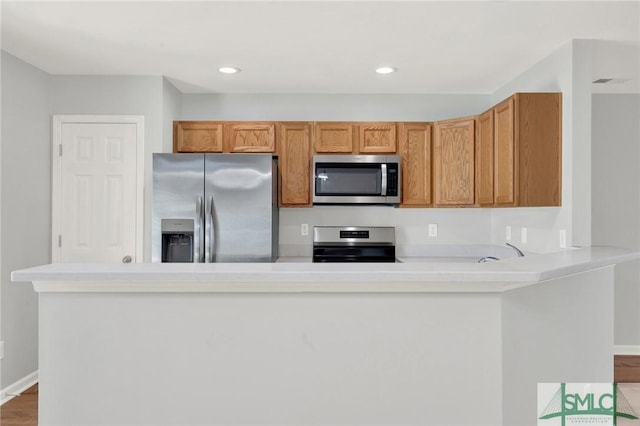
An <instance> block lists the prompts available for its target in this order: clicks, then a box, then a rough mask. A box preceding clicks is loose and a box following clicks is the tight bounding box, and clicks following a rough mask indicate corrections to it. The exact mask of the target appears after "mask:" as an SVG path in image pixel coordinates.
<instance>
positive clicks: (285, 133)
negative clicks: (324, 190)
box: [277, 123, 311, 207]
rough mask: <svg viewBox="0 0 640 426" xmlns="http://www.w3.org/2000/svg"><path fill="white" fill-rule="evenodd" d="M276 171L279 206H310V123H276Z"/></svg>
mask: <svg viewBox="0 0 640 426" xmlns="http://www.w3.org/2000/svg"><path fill="white" fill-rule="evenodd" d="M277 139H278V155H279V161H278V172H279V187H280V197H279V201H280V205H281V206H298V207H302V206H310V205H311V196H310V191H311V186H310V183H309V180H310V179H311V125H310V124H309V123H278V124H277Z"/></svg>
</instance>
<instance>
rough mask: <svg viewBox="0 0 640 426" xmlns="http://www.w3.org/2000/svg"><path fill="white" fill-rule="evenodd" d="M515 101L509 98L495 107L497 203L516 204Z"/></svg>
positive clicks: (495, 192) (495, 185)
mask: <svg viewBox="0 0 640 426" xmlns="http://www.w3.org/2000/svg"><path fill="white" fill-rule="evenodd" d="M514 108H515V102H514V98H513V97H511V98H508V99H506V100H504V101H502V102H501V103H499V104H498V105H496V107H495V108H493V111H494V120H495V132H494V142H493V145H494V155H493V161H494V181H493V192H494V202H495V204H496V205H503V206H513V205H516V200H517V199H516V174H515V166H516V165H515V158H516V157H515V153H516V137H515V122H514V120H515V110H514Z"/></svg>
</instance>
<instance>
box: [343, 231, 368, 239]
mask: <svg viewBox="0 0 640 426" xmlns="http://www.w3.org/2000/svg"><path fill="white" fill-rule="evenodd" d="M340 238H367V239H368V238H369V231H344V230H340Z"/></svg>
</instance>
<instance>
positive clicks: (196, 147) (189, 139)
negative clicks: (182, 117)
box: [173, 121, 223, 152]
mask: <svg viewBox="0 0 640 426" xmlns="http://www.w3.org/2000/svg"><path fill="white" fill-rule="evenodd" d="M222 128H223V124H222V123H219V122H215V121H174V122H173V152H222Z"/></svg>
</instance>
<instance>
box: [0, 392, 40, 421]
mask: <svg viewBox="0 0 640 426" xmlns="http://www.w3.org/2000/svg"><path fill="white" fill-rule="evenodd" d="M0 425H2V426H37V425H38V385H37V384H36V385H33V386H31V387H30V388H29V389H27V390H26V391H24V392H22V394H20V396H17V397H15V398H13V399H11V400H9V401H7V402H5V403H4V404H3V405H2V406H1V407H0Z"/></svg>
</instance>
